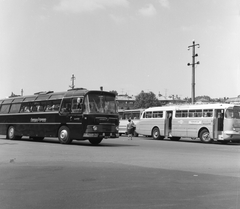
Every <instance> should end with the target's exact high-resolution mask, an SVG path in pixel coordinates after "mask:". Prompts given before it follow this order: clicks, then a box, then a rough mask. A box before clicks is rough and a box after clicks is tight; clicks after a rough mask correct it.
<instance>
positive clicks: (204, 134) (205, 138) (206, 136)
mask: <svg viewBox="0 0 240 209" xmlns="http://www.w3.org/2000/svg"><path fill="white" fill-rule="evenodd" d="M200 140H201V141H202V142H204V143H211V142H212V139H211V138H210V136H209V131H208V130H207V129H203V130H202V131H201V132H200Z"/></svg>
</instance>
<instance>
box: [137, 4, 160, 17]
mask: <svg viewBox="0 0 240 209" xmlns="http://www.w3.org/2000/svg"><path fill="white" fill-rule="evenodd" d="M138 12H139V14H141V15H143V16H148V17H151V16H154V15H156V14H157V10H156V9H155V7H154V6H153V5H152V4H148V5H146V6H145V7H143V8H141V9H139V11H138Z"/></svg>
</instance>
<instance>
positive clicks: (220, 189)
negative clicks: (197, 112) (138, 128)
mask: <svg viewBox="0 0 240 209" xmlns="http://www.w3.org/2000/svg"><path fill="white" fill-rule="evenodd" d="M15 208H17V209H35V208H36V209H42V208H45V209H48V208H51V209H55V208H57V209H60V208H64V209H65V208H70V209H72V208H74V209H75V208H76V209H82V208H83V209H85V208H87V209H95V208H102V209H115V208H118V209H124V208H126V209H128V208H130V209H131V208H138V209H146V208H149V209H151V208H154V209H155V208H158V209H159V208H160V209H162V208H163V209H172V208H173V209H175V208H176V209H190V208H191V209H203V208H205V209H206V208H207V209H208V208H209V209H210V208H211V209H239V208H240V143H238V144H237V143H235V144H228V145H223V144H218V143H216V144H203V143H200V142H198V141H190V140H181V141H179V142H174V141H168V140H164V141H155V140H152V139H151V138H145V137H137V138H133V140H132V141H131V140H128V138H127V137H120V138H119V139H106V140H103V141H102V143H101V144H100V145H99V146H92V145H90V143H89V142H88V141H83V142H79V141H73V143H72V144H70V145H62V144H60V143H59V142H58V141H57V139H50V138H48V139H45V140H44V141H43V142H35V141H32V140H30V139H28V138H23V139H22V140H16V141H10V140H6V139H5V136H1V135H0V209H15Z"/></svg>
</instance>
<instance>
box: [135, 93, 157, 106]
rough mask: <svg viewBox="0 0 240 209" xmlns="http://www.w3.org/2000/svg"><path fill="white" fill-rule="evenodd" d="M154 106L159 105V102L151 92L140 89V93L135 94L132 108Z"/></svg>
mask: <svg viewBox="0 0 240 209" xmlns="http://www.w3.org/2000/svg"><path fill="white" fill-rule="evenodd" d="M154 106H160V102H159V101H158V99H157V97H156V95H155V94H154V93H153V92H149V93H146V92H144V91H141V93H140V94H138V95H137V96H136V101H135V104H134V108H148V107H154Z"/></svg>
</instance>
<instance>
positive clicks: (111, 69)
mask: <svg viewBox="0 0 240 209" xmlns="http://www.w3.org/2000/svg"><path fill="white" fill-rule="evenodd" d="M193 41H195V43H196V44H199V45H200V47H199V48H198V47H196V48H195V52H196V53H197V54H198V56H197V57H196V62H197V61H199V62H200V64H199V65H196V68H195V95H196V96H202V95H207V96H210V97H211V98H219V97H221V98H223V97H237V96H238V95H240V1H238V0H0V72H1V77H0V98H6V97H8V96H10V95H11V93H12V92H13V93H14V94H21V90H22V89H23V94H24V95H31V94H34V93H35V92H39V91H50V90H52V91H55V92H58V91H66V90H67V89H69V88H70V85H71V84H72V83H71V82H72V81H71V77H72V75H74V76H75V77H76V79H75V80H74V84H75V87H79V88H80V87H83V88H87V89H89V90H92V89H100V86H102V87H103V89H104V90H106V91H112V90H115V91H117V92H118V94H125V93H127V94H128V95H137V94H139V93H140V92H141V91H144V92H153V93H154V94H156V95H158V94H159V93H160V94H162V95H164V96H169V95H178V96H179V97H181V98H185V97H189V98H191V91H192V67H191V66H187V63H192V48H190V49H189V50H188V46H191V45H192V44H193Z"/></svg>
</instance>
